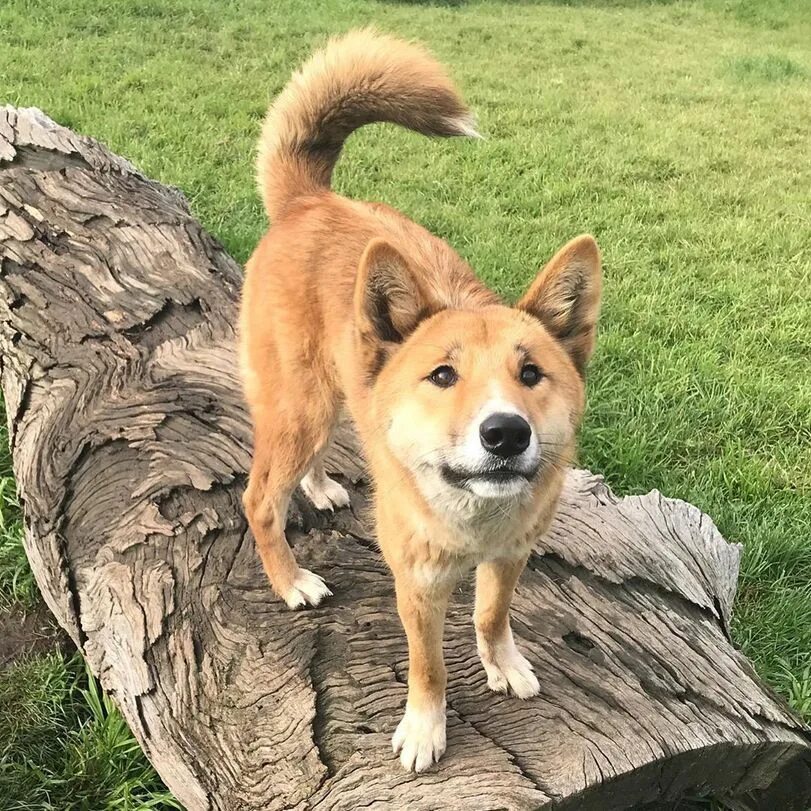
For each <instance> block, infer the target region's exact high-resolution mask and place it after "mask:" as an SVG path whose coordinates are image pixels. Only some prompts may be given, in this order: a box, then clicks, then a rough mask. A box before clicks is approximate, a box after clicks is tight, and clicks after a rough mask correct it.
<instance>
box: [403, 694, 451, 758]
mask: <svg viewBox="0 0 811 811" xmlns="http://www.w3.org/2000/svg"><path fill="white" fill-rule="evenodd" d="M391 744H392V749H393V750H394V753H395V754H397V752H399V753H400V763H402V765H403V768H404V769H406V770H407V771H409V772H423V771H425V770H426V769H427V768H429V767H430V766H431V765H433V764H434V763H436V762H437V761H438V760H439V759H440V758H441V757H442V753H443V752H444V751H445V702H444V701H443V702H442V704H441V705H440V706H439V707H436V708H434V709H429V710H415V709H413V708H411V707H409V706H408V705H407V704H406V711H405V715H404V716H403V720H402V721H400V723H399V724H398V725H397V730H396V731H395V733H394V737H393V738H392V740H391Z"/></svg>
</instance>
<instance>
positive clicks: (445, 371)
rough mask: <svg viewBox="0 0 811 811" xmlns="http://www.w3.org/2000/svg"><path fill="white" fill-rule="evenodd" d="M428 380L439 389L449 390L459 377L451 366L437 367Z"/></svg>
mask: <svg viewBox="0 0 811 811" xmlns="http://www.w3.org/2000/svg"><path fill="white" fill-rule="evenodd" d="M428 379H429V380H430V381H431V382H432V383H433V384H434V385H435V386H439V388H441V389H449V388H450V387H451V386H452V385H453V384H454V383H455V382H456V381H457V380H458V379H459V376H458V375H457V374H456V369H454V368H453V366H437V367H436V369H434V371H433V372H431V374H429V375H428Z"/></svg>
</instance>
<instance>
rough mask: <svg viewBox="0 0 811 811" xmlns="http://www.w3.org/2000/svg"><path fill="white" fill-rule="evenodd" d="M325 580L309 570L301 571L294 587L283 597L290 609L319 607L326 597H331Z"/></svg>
mask: <svg viewBox="0 0 811 811" xmlns="http://www.w3.org/2000/svg"><path fill="white" fill-rule="evenodd" d="M331 596H332V592H331V591H330V590H329V588H327V584H326V583H325V582H324V578H323V577H321V576H319V575H317V574H315V573H314V572H311V571H309V570H307V569H299V570H298V575H296V579H295V581H294V582H293V585H292V586H291V587H290V588H289V589H288V590H287V593H286V594H284V595H283V598H284V601H285V602H286V603H287V607H288V608H301V607H302V606H306V605H313V606H315V605H318V604H319V603H320V602H321V601H322V600H323V599H324V598H325V597H331Z"/></svg>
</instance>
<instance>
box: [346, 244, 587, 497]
mask: <svg viewBox="0 0 811 811" xmlns="http://www.w3.org/2000/svg"><path fill="white" fill-rule="evenodd" d="M600 290H601V281H600V255H599V251H598V248H597V245H596V243H595V242H594V240H593V239H592V238H591V237H589V236H582V237H578V238H577V239H575V240H573V241H572V242H570V243H569V244H567V245H566V246H565V247H564V248H562V249H561V250H560V251H559V252H558V253H557V254H556V256H555V257H554V258H553V259H552V260H551V261H550V262H549V264H548V265H547V266H546V267H545V268H544V269H543V270H542V271H541V272H540V273H539V274H538V276H537V278H536V279H535V281H534V282H533V283H532V285H531V286H530V288H529V290H528V292H527V293H526V295H525V296H524V297H523V298H522V299H521V301H520V302H519V303H518V304H517V305H516V307H514V308H511V307H506V306H502V305H499V304H491V305H488V306H484V307H477V308H475V309H470V310H466V309H451V308H447V309H443V308H441V307H439V308H438V307H437V305H436V304H435V302H433V301H432V299H431V295H430V292H429V291H426V290H425V289H424V282H423V281H422V280H421V279H420V276H419V274H417V273H415V272H414V271H413V269H412V267H411V266H410V264H409V261H408V260H407V259H406V258H405V257H404V256H402V255H401V254H400V253H398V252H397V251H396V250H395V249H394V248H393V247H391V246H390V245H389V244H388V243H386V242H384V241H381V240H376V241H374V242H373V243H372V244H371V245H369V247H368V248H367V250H366V252H365V254H364V257H363V259H362V261H361V266H360V271H359V274H358V279H357V285H356V291H355V309H356V312H355V318H356V324H357V325H358V330H359V337H360V340H361V346H362V348H363V350H364V351H365V352H366V357H367V358H368V363H367V366H368V374H369V385H370V386H371V407H372V410H373V412H374V423H375V425H376V427H377V430H378V431H379V435H380V436H381V438H382V437H385V443H386V449H387V451H388V452H390V453H392V454H393V455H394V456H395V457H396V458H397V459H398V460H399V462H400V463H401V464H402V465H403V466H404V467H405V468H406V469H407V470H408V471H409V472H410V473H411V474H412V475H413V477H414V479H415V481H416V483H417V485H418V487H419V488H420V490H421V491H422V493H423V495H424V496H425V497H426V498H427V499H428V500H429V501H430V502H432V503H434V504H435V505H436V506H441V507H443V508H450V509H452V508H453V505H454V503H455V502H463V503H465V504H467V505H468V506H469V505H470V503H471V502H487V503H488V504H489V505H490V506H493V505H494V503H495V502H497V501H501V502H511V501H513V502H518V501H522V500H523V499H525V498H529V497H531V496H532V494H533V493H536V492H537V491H538V488H540V487H542V486H543V482H544V479H545V476H546V475H548V473H549V472H550V471H551V470H555V469H560V467H561V466H562V465H564V464H566V463H567V462H568V461H569V458H570V455H571V451H572V448H573V444H574V438H575V433H576V430H577V427H578V424H579V421H580V416H581V413H582V410H583V402H584V386H583V375H584V370H585V367H586V363H587V361H588V359H589V356H590V355H591V352H592V349H593V347H594V341H595V331H596V322H597V315H598V311H599V307H600Z"/></svg>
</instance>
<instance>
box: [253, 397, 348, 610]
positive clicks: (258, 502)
mask: <svg viewBox="0 0 811 811" xmlns="http://www.w3.org/2000/svg"><path fill="white" fill-rule="evenodd" d="M254 394H255V392H254ZM251 399H252V400H253V402H252V404H251V405H252V409H251V411H252V414H253V420H254V455H253V464H252V466H251V473H250V477H249V480H248V487H247V489H246V490H245V494H244V496H243V504H244V506H245V514H246V515H247V517H248V523H249V524H250V527H251V531H252V532H253V536H254V538H255V540H256V548H257V551H258V552H259V556H260V558H261V559H262V565H263V567H264V569H265V572H266V574H267V576H268V579H269V580H270V583H271V585H272V586H273V589H274V591H275V592H276V593H277V594H278V595H279V596H280V597H281V598H282V599H283V600H284V601H285V602H286V603H287V605H288V606H289V607H290V608H298V607H300V606H304V605H318V604H319V603H320V602H321V600H323V599H324V597H328V596H329V595H330V594H331V593H332V592H330V590H329V589H328V588H327V585H326V583H324V581H323V579H322V578H321V577H319V576H318V575H317V574H314V573H313V572H310V571H308V570H307V569H302V568H301V567H300V566H299V565H298V563H296V559H295V557H294V556H293V552H292V550H291V549H290V546H289V545H288V543H287V538H286V537H285V534H284V530H285V523H286V521H287V508H288V505H289V503H290V496H291V495H292V493H293V491H294V490H295V489H296V486H297V485H298V484H299V482H300V481H301V479H302V476H303V475H304V473H305V472H306V471H307V470H308V468H309V467H310V466H311V465H312V463H313V461H314V460H316V459H318V458H320V455H321V453H322V451H323V449H324V446H325V445H326V443H327V442H328V441H329V438H330V435H331V434H332V428H333V423H334V421H335V416H336V415H335V413H334V409H333V408H331V407H330V406H328V405H325V407H324V408H313V407H312V405H311V407H310V408H308V409H301V410H299V409H297V408H291V407H287V406H289V405H290V403H292V402H295V400H294V399H293V398H289V397H280V396H279V394H278V391H277V392H274V393H273V396H269V397H268V398H262V399H261V400H260V401H259V402H257V399H258V398H256V397H255V396H254V397H253V398H251ZM321 402H324V401H323V400H322V401H321ZM311 403H312V401H311Z"/></svg>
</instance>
